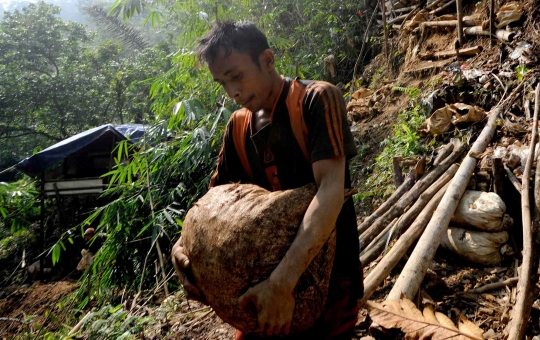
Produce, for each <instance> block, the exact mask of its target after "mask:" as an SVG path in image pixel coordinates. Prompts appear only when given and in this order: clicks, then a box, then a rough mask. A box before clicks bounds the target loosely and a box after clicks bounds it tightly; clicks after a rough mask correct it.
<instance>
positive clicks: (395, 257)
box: [359, 184, 449, 306]
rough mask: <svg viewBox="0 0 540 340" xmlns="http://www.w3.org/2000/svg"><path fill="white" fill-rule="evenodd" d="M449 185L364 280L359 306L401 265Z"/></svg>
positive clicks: (438, 193)
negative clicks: (400, 262)
mask: <svg viewBox="0 0 540 340" xmlns="http://www.w3.org/2000/svg"><path fill="white" fill-rule="evenodd" d="M448 186H449V184H446V185H445V186H444V187H442V188H441V189H440V190H439V192H437V194H436V195H435V196H434V197H433V198H432V199H431V201H429V203H428V204H427V205H426V207H425V208H424V210H423V211H422V212H421V213H420V214H419V215H418V217H417V218H416V219H415V220H414V222H413V224H412V225H411V226H410V227H409V229H408V230H407V231H406V232H405V233H404V234H403V235H401V236H400V238H399V239H398V241H397V242H396V244H394V246H393V247H392V248H391V249H390V251H389V252H388V254H386V255H385V256H384V257H383V258H382V260H381V262H379V264H377V266H376V267H375V268H373V270H372V271H371V272H370V273H369V274H368V276H367V277H366V278H365V279H364V296H363V297H362V299H361V300H360V302H359V305H360V306H362V305H363V304H364V303H365V302H366V301H367V300H368V299H369V298H370V297H371V295H373V293H374V292H375V290H376V289H377V287H378V286H379V285H380V284H381V283H382V282H383V281H384V279H385V278H386V277H388V275H389V274H390V272H391V271H392V269H394V267H395V266H396V265H397V264H398V263H399V261H400V260H401V259H402V258H403V255H405V253H406V252H407V250H408V249H409V247H410V246H411V245H412V244H413V243H414V241H416V239H418V237H420V235H421V234H422V232H423V231H424V228H425V226H426V224H428V222H429V220H430V219H431V215H432V214H433V211H435V209H436V208H437V206H438V205H439V203H440V201H441V199H442V197H443V195H444V193H445V192H446V189H447V188H448Z"/></svg>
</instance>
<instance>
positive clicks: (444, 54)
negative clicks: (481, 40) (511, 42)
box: [418, 46, 483, 59]
mask: <svg viewBox="0 0 540 340" xmlns="http://www.w3.org/2000/svg"><path fill="white" fill-rule="evenodd" d="M482 51H483V48H482V46H474V47H469V48H462V49H460V50H459V55H460V56H474V55H477V54H478V53H480V52H482ZM457 55H458V53H456V50H450V51H439V52H427V53H421V54H419V55H418V57H420V59H446V58H450V57H455V56H457Z"/></svg>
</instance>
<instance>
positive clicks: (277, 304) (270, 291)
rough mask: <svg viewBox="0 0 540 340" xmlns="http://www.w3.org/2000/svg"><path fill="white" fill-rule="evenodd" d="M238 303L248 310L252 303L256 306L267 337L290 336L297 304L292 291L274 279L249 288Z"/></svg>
mask: <svg viewBox="0 0 540 340" xmlns="http://www.w3.org/2000/svg"><path fill="white" fill-rule="evenodd" d="M238 301H239V303H240V306H241V307H242V308H246V307H247V306H248V304H250V303H253V304H254V305H255V307H256V308H257V317H258V321H259V327H260V330H261V332H262V333H263V334H266V335H267V336H272V335H286V334H289V332H290V330H291V323H292V318H293V312H294V304H295V301H294V296H293V292H292V291H291V290H290V289H287V288H286V287H284V286H283V285H280V284H279V283H275V282H273V281H272V279H267V280H265V281H263V282H261V283H259V284H257V285H255V286H253V287H251V288H249V289H248V290H247V292H246V293H245V294H244V295H242V296H241V297H240V298H239V299H238Z"/></svg>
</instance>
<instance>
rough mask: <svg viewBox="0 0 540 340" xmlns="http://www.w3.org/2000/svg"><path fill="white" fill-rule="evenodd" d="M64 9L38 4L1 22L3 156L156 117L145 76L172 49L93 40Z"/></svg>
mask: <svg viewBox="0 0 540 340" xmlns="http://www.w3.org/2000/svg"><path fill="white" fill-rule="evenodd" d="M59 11H60V9H59V7H56V6H53V5H50V4H45V3H44V2H39V3H37V4H30V5H28V6H27V7H25V8H24V9H23V10H22V12H20V11H15V12H13V13H6V15H5V17H4V19H3V20H2V21H1V22H0V50H1V51H2V53H0V65H2V67H0V140H2V142H3V143H5V144H4V145H5V147H4V148H3V150H0V159H4V157H9V156H10V155H14V156H15V157H14V158H15V159H14V162H15V161H18V160H20V159H22V158H24V157H26V156H29V155H30V154H31V153H32V150H36V148H45V147H47V146H49V145H50V144H51V143H52V142H57V141H60V140H62V139H64V138H67V137H69V136H71V135H73V134H76V133H79V132H82V131H84V130H86V129H89V128H92V127H95V126H98V125H102V124H104V123H124V122H139V123H140V122H143V121H144V120H148V119H149V120H152V119H153V116H152V115H151V114H150V113H149V108H150V98H149V94H148V92H149V88H150V84H149V83H148V82H146V80H147V79H149V78H151V77H153V76H155V75H156V74H159V73H161V72H163V71H164V70H167V69H169V68H170V66H171V65H170V62H169V59H168V58H167V55H168V54H169V53H170V50H169V48H168V46H166V44H160V45H158V46H155V47H153V48H149V49H145V50H143V51H141V52H137V53H134V51H132V50H129V48H126V47H125V46H124V45H122V44H121V43H119V42H115V41H111V40H106V41H102V43H100V44H98V45H97V46H96V45H92V44H93V42H94V38H95V35H94V34H92V33H90V32H88V31H86V29H85V28H84V26H82V25H81V24H77V23H74V22H68V21H63V20H61V19H60V18H59V16H58V14H59ZM132 35H133V34H132ZM140 47H142V46H140ZM126 52H132V53H129V54H128V53H126ZM14 162H13V163H14ZM13 163H12V164H13ZM9 165H11V164H9ZM9 165H8V166H9ZM0 170H1V169H0Z"/></svg>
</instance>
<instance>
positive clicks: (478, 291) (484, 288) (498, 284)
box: [465, 277, 518, 294]
mask: <svg viewBox="0 0 540 340" xmlns="http://www.w3.org/2000/svg"><path fill="white" fill-rule="evenodd" d="M517 282H518V278H517V277H511V278H509V279H506V280H504V281H499V282H494V283H489V284H487V285H485V286H482V287H478V288H475V289H471V290H468V291H466V292H465V293H468V294H483V293H485V292H489V291H492V290H495V289H500V288H504V287H506V286H511V285H513V284H516V283H517Z"/></svg>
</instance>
